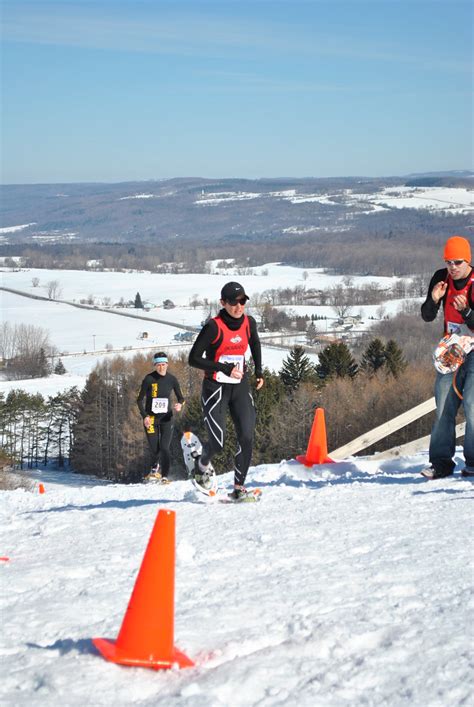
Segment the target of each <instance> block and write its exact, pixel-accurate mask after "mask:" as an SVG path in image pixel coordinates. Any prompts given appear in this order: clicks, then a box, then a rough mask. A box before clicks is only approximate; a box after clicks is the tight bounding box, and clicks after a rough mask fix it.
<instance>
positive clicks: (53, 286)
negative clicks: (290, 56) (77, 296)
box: [46, 280, 62, 299]
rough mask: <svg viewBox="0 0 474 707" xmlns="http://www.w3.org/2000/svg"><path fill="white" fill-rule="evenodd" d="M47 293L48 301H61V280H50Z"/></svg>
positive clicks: (47, 284)
mask: <svg viewBox="0 0 474 707" xmlns="http://www.w3.org/2000/svg"><path fill="white" fill-rule="evenodd" d="M46 292H47V295H48V299H59V297H61V294H62V287H61V285H60V283H59V280H50V281H49V282H47V283H46Z"/></svg>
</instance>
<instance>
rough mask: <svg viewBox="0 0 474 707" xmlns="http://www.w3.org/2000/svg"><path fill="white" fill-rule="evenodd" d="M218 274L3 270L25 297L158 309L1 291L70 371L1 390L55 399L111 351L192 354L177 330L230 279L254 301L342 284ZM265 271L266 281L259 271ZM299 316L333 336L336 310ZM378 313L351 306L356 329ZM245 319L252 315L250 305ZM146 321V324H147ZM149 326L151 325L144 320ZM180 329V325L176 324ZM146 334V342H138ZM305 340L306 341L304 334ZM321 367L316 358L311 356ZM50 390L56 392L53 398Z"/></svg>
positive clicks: (290, 276) (279, 358)
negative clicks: (49, 292)
mask: <svg viewBox="0 0 474 707" xmlns="http://www.w3.org/2000/svg"><path fill="white" fill-rule="evenodd" d="M211 268H212V270H213V274H211V275H209V274H193V275H173V274H167V275H157V274H152V273H147V272H129V273H116V272H93V271H76V270H74V271H65V270H27V269H25V270H21V269H19V270H10V269H3V271H2V272H1V276H2V278H1V281H2V286H4V287H8V288H12V289H15V290H19V291H22V292H26V293H28V294H32V295H40V296H45V295H46V286H47V283H48V282H51V281H53V280H54V281H57V282H58V285H59V288H60V290H61V294H60V297H59V299H61V300H65V301H67V302H77V303H78V302H79V301H80V300H85V299H87V298H88V297H89V296H92V297H93V298H94V301H95V302H96V303H97V304H98V305H99V306H102V305H103V301H104V298H110V300H111V302H112V303H114V302H118V301H119V300H120V299H121V298H123V300H124V301H128V300H134V298H135V295H136V293H137V292H139V293H140V296H141V298H142V301H144V302H149V303H152V304H153V305H155V306H154V307H153V308H151V309H150V310H149V311H143V310H135V309H126V310H123V309H122V310H117V311H122V312H123V311H125V312H126V313H127V314H132V315H137V316H139V317H140V318H137V319H132V318H129V317H122V316H117V315H114V314H110V313H108V312H102V311H100V310H97V309H94V308H91V309H80V308H76V307H72V306H70V305H68V304H65V303H63V302H55V301H44V300H35V299H30V298H27V297H22V296H20V295H16V294H12V293H10V292H6V291H1V292H0V299H1V307H2V316H3V321H6V322H10V323H11V324H33V325H35V326H41V327H43V328H45V329H47V330H48V331H49V332H50V340H51V343H52V344H53V345H54V346H55V347H56V348H57V350H58V351H59V352H60V353H61V354H63V358H62V360H63V363H64V365H65V367H66V370H67V375H66V376H51V377H50V378H49V379H48V381H43V382H40V381H30V382H23V381H0V391H4V392H7V391H8V390H10V389H11V388H12V387H15V388H23V389H27V390H29V391H30V392H36V391H39V392H43V385H45V387H46V389H47V390H48V393H47V394H51V395H52V394H55V393H56V392H59V391H60V390H64V388H69V387H70V386H71V385H78V386H79V387H82V386H83V385H84V383H85V380H86V377H87V375H88V374H89V373H90V371H91V370H92V369H93V368H94V366H95V365H96V363H97V362H98V361H102V360H103V359H104V356H109V355H110V354H106V353H103V352H104V350H105V349H106V347H107V348H112V349H113V353H115V354H121V355H123V356H126V357H129V356H133V355H135V353H136V352H137V351H142V352H145V353H149V354H150V357H151V355H152V353H153V352H154V351H156V350H159V349H164V350H166V351H167V352H168V353H170V354H172V353H176V352H180V351H188V350H189V347H190V345H189V344H188V345H187V346H183V345H182V344H181V345H180V344H179V343H178V342H177V341H176V340H175V338H174V337H175V335H176V334H177V333H178V332H180V331H181V329H179V328H178V327H179V326H181V327H182V326H186V327H191V328H199V327H200V325H201V322H202V320H203V318H205V317H206V316H207V313H208V309H206V308H202V307H197V308H195V309H193V308H192V307H190V304H189V303H190V301H191V300H192V299H193V298H194V297H195V296H196V295H197V296H198V297H199V298H200V299H201V300H203V299H204V298H207V299H208V300H209V301H210V302H217V300H218V299H219V296H220V290H221V288H222V286H223V285H224V284H225V283H226V282H228V281H229V280H233V279H234V280H237V281H238V282H241V283H242V284H243V286H244V287H245V289H246V291H247V293H248V294H249V295H250V296H251V297H254V298H256V297H257V295H260V294H261V293H262V292H264V291H265V290H271V289H277V288H283V287H295V286H296V285H299V286H304V287H306V289H310V288H317V289H327V288H330V287H331V286H333V285H335V284H338V283H340V282H341V281H342V280H343V279H344V278H343V277H342V276H335V275H328V274H327V273H325V272H323V271H322V270H320V269H316V268H314V269H311V268H309V269H306V270H305V269H303V268H295V267H290V266H281V265H278V264H276V263H269V264H267V265H264V266H262V267H260V268H254V269H253V273H254V274H252V275H239V274H237V273H236V272H235V270H233V269H232V268H228V269H227V270H226V271H225V272H223V271H222V270H218V269H217V267H216V263H215V262H213V263H211ZM262 272H264V273H267V274H265V275H262V274H261V273H262ZM36 278H37V279H38V280H39V285H38V286H37V287H34V286H33V281H34V280H35V279H36ZM396 280H397V278H388V277H373V278H372V277H354V278H353V281H354V284H356V285H362V284H365V283H368V282H377V283H378V284H379V285H380V286H381V287H382V288H384V287H386V288H387V287H390V286H392V285H393V284H394V282H396ZM165 299H171V300H172V301H173V302H174V304H175V305H176V307H175V308H174V309H164V308H163V306H162V304H163V301H164V300H165ZM401 304H402V302H401V301H400V300H393V301H390V302H387V303H384V304H383V308H384V312H385V313H387V314H389V313H390V314H394V313H395V312H396V310H397V309H398V308H399V307H400V306H401ZM287 309H293V310H294V311H295V312H296V313H297V314H300V315H304V314H308V315H311V314H315V315H318V316H326V317H328V318H329V319H328V320H324V321H322V322H319V323H318V327H319V330H320V331H321V332H322V333H326V331H329V332H331V318H332V320H333V321H334V319H335V316H336V315H335V312H334V310H332V308H331V307H329V306H324V307H310V306H295V307H287ZM379 309H380V307H379V306H378V305H370V306H367V307H356V308H354V311H353V313H354V314H361V315H362V317H363V321H364V323H363V324H362V325H361V326H359V327H356V328H359V329H360V328H364V327H367V326H369V324H370V320H369V317H378V315H379ZM248 313H249V314H252V313H254V314H255V312H254V311H253V310H252V299H251V300H250V303H249V307H248ZM142 317H143V318H142ZM153 318H154V319H160V320H162V321H163V322H169V325H167V324H166V323H158V322H155V321H152V319H153ZM147 320H149V321H147ZM176 325H178V327H177V326H176ZM144 331H146V332H147V334H148V337H147V338H146V339H142V338H140V336H141V334H142V333H143V332H144ZM301 341H302V342H303V343H304V336H302V339H301ZM287 355H288V351H287V350H285V349H275V348H270V347H268V346H267V347H264V350H263V363H264V365H265V366H267V367H268V368H270V369H272V370H279V369H280V368H281V365H282V363H283V361H284V359H285V358H286V356H287ZM309 355H310V358H311V359H312V360H313V361H314V362H316V360H317V358H316V356H315V355H314V354H309ZM49 391H51V392H49Z"/></svg>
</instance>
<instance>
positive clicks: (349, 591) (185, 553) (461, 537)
mask: <svg viewBox="0 0 474 707" xmlns="http://www.w3.org/2000/svg"><path fill="white" fill-rule="evenodd" d="M457 461H458V468H459V467H460V465H461V464H462V460H461V456H460V454H459V455H458V458H457ZM425 464H426V458H425V457H423V456H422V455H420V456H418V457H413V458H411V459H403V460H398V461H396V462H395V461H390V462H382V463H380V462H379V463H378V464H377V463H376V462H375V461H373V460H370V459H360V458H358V459H352V460H349V461H347V462H342V463H339V464H337V465H336V464H333V465H331V464H328V465H324V466H321V467H313V469H310V470H307V469H305V468H304V467H302V466H301V465H299V464H297V463H296V462H293V461H290V462H282V463H281V464H279V465H267V466H261V467H255V468H253V469H251V471H250V474H249V486H253V487H255V486H258V487H260V488H261V489H262V491H263V497H262V501H261V503H259V504H250V505H245V506H235V505H230V506H229V505H221V504H218V503H216V502H215V501H211V502H206V500H205V499H204V498H203V497H197V496H196V495H195V492H194V491H193V490H191V488H190V484H189V482H185V481H179V482H175V483H173V484H172V485H170V486H168V487H162V486H151V485H135V486H118V485H108V484H101V485H93V484H94V482H93V481H92V480H90V479H89V480H88V479H85V478H84V479H83V478H81V477H79V476H73V475H65V474H54V475H52V474H51V475H49V474H48V473H47V472H43V473H41V472H39V473H37V475H36V477H37V481H36V488H35V489H33V491H31V492H27V491H23V490H16V491H10V492H4V493H3V494H2V500H3V503H2V505H1V519H2V520H1V522H2V546H1V548H0V555H3V556H8V557H9V558H10V559H9V561H8V562H5V561H4V562H0V573H1V577H2V600H1V601H2V618H3V623H4V628H3V631H2V647H1V655H2V667H3V671H2V679H1V681H0V701H1V703H2V704H3V705H8V706H9V707H10V706H11V707H13V706H15V707H23V706H25V707H26V705H28V706H31V705H34V706H38V707H45V706H46V705H47V706H48V707H56V706H57V707H59V706H61V707H62V706H64V705H66V706H68V707H69V706H70V707H73V706H76V705H81V706H82V705H91V706H92V705H93V706H97V707H99V706H102V705H104V706H107V707H108V706H110V705H123V706H125V705H127V706H128V705H149V706H150V707H151V706H156V705H160V706H163V707H170V706H171V705H172V706H173V707H238V706H244V705H245V706H246V705H255V706H257V705H258V706H259V707H270V706H274V705H275V706H276V705H285V707H286V706H288V707H289V706H291V707H339V706H349V705H350V706H351V707H354V706H355V705H373V706H375V705H377V706H380V705H386V706H390V707H395V706H398V705H410V706H417V707H418V706H419V707H421V706H423V707H430V706H431V707H435V706H436V707H451V706H455V705H456V706H457V705H468V704H472V702H470V699H471V698H472V694H473V692H472V688H473V680H472V648H473V644H472V639H473V633H472V628H473V626H472V606H470V604H469V599H470V589H471V585H472V544H471V540H472V536H473V530H474V527H473V520H472V513H471V512H470V507H471V503H472V499H473V496H474V493H473V488H472V483H471V482H470V481H468V480H464V479H462V478H461V477H460V476H459V474H458V473H456V475H455V476H454V477H453V478H451V479H445V480H442V481H437V482H426V481H425V480H423V479H422V477H421V476H420V475H419V474H418V472H419V470H420V469H421V468H422V466H424V465H425ZM222 478H223V480H224V482H225V483H227V484H230V483H231V478H230V476H229V475H227V476H224V477H222ZM40 479H41V480H42V482H43V483H44V485H45V489H46V493H45V494H43V495H40V494H39V493H38V490H37V489H38V486H37V482H38V480H40ZM159 509H168V510H169V509H171V510H174V511H176V537H177V541H176V546H177V564H176V601H175V608H176V611H175V644H176V646H177V647H178V648H179V649H180V650H182V651H183V652H184V653H186V655H188V656H189V657H190V658H192V659H193V660H194V661H195V662H196V665H195V667H193V668H188V669H183V670H175V669H173V670H171V671H163V672H161V671H158V672H155V671H152V670H146V669H137V668H124V667H119V666H117V665H115V664H112V663H107V662H105V661H104V660H103V659H102V657H100V656H99V655H98V654H97V652H96V650H95V649H94V647H93V644H92V642H91V639H92V638H93V637H108V638H115V637H116V636H117V633H118V631H119V628H120V625H121V621H122V618H123V616H124V613H125V609H126V607H127V603H128V600H129V597H130V593H131V591H132V588H133V585H134V582H135V578H136V574H137V571H138V569H139V567H140V563H141V560H142V557H143V553H144V550H145V547H146V544H147V542H148V538H149V535H150V532H151V529H152V526H153V523H154V520H155V517H156V515H157V511H158V510H159ZM156 601H157V602H160V587H159V586H157V587H156Z"/></svg>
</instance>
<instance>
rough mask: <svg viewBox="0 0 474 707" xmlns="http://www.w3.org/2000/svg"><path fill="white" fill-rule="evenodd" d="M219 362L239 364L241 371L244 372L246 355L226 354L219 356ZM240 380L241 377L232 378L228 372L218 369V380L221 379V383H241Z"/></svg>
mask: <svg viewBox="0 0 474 707" xmlns="http://www.w3.org/2000/svg"><path fill="white" fill-rule="evenodd" d="M219 363H232V364H233V365H234V366H237V368H238V369H239V371H242V373H243V372H244V356H235V355H231V354H227V355H225V354H224V355H222V356H219ZM240 380H241V379H240V378H231V377H230V376H226V374H225V373H221V371H218V373H217V375H216V381H219V383H240Z"/></svg>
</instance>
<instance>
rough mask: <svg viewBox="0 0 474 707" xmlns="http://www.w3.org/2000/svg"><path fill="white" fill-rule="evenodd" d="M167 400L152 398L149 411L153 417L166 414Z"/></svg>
mask: <svg viewBox="0 0 474 707" xmlns="http://www.w3.org/2000/svg"><path fill="white" fill-rule="evenodd" d="M168 404H169V400H168V398H152V401H151V411H152V413H153V414H154V415H162V414H163V413H165V412H168Z"/></svg>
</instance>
